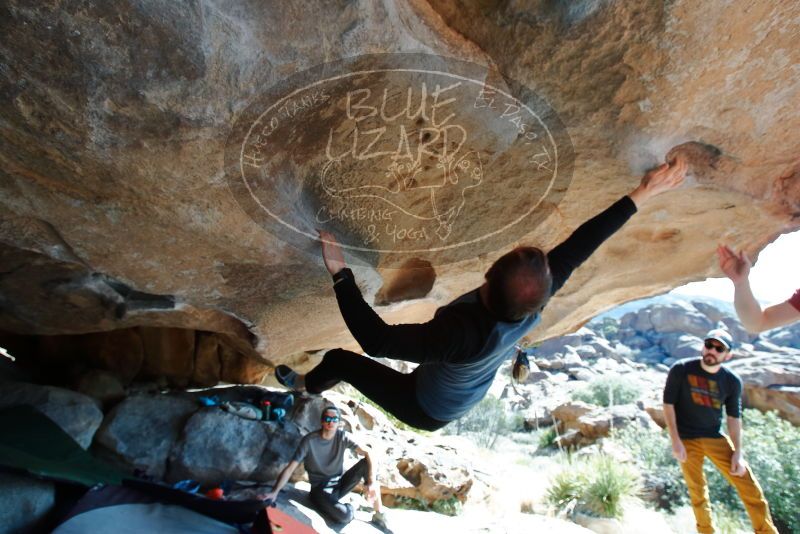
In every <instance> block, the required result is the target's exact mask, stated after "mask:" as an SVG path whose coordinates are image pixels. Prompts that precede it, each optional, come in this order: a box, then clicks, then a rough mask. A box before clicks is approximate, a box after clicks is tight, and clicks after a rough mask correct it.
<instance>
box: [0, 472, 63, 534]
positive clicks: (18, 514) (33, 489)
mask: <svg viewBox="0 0 800 534" xmlns="http://www.w3.org/2000/svg"><path fill="white" fill-rule="evenodd" d="M0 494H2V495H3V502H2V503H0V532H3V533H9V534H23V533H26V532H44V531H45V530H44V525H45V524H46V522H47V519H48V515H49V514H50V512H52V511H53V508H54V506H55V503H56V488H55V484H53V483H52V482H49V481H46V480H38V479H35V478H31V477H27V476H23V475H17V474H13V473H6V472H0Z"/></svg>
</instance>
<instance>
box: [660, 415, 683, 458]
mask: <svg viewBox="0 0 800 534" xmlns="http://www.w3.org/2000/svg"><path fill="white" fill-rule="evenodd" d="M664 421H665V422H666V423H667V431H668V432H669V439H670V441H671V442H672V456H674V457H675V459H676V460H678V461H679V462H685V461H686V447H684V446H683V441H681V437H680V436H679V435H678V423H677V420H676V419H675V406H674V405H673V404H667V403H666V402H665V403H664Z"/></svg>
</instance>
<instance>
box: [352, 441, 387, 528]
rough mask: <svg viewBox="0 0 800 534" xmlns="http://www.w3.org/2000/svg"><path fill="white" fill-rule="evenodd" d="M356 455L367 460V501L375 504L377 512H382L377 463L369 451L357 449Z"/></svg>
mask: <svg viewBox="0 0 800 534" xmlns="http://www.w3.org/2000/svg"><path fill="white" fill-rule="evenodd" d="M356 454H358V455H359V456H363V457H364V458H365V459H366V460H367V467H368V471H367V500H368V501H370V502H372V503H373V505H374V507H375V511H376V512H380V510H381V485H380V484H379V483H378V479H377V478H375V462H374V460H373V458H372V456H370V454H369V450H367V449H362V448H361V447H356Z"/></svg>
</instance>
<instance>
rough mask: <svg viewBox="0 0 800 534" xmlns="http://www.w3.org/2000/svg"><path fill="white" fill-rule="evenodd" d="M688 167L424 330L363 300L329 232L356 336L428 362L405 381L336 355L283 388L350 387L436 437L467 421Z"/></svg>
mask: <svg viewBox="0 0 800 534" xmlns="http://www.w3.org/2000/svg"><path fill="white" fill-rule="evenodd" d="M686 169H687V163H686V161H685V160H684V159H682V158H680V157H678V158H676V159H675V161H673V162H671V163H669V164H667V163H665V164H663V165H661V166H660V167H658V168H656V169H654V170H651V171H650V172H648V173H647V174H646V175H645V176H644V177H643V178H642V179H641V182H640V184H639V186H638V187H636V188H635V189H634V190H633V191H631V193H630V194H629V195H626V196H624V197H622V198H621V199H619V200H618V201H617V202H615V203H614V204H613V205H612V206H611V207H609V208H608V209H606V210H605V211H603V212H602V213H600V214H599V215H596V216H595V217H593V218H591V219H590V220H588V221H586V222H585V223H583V224H582V225H581V226H580V227H578V229H576V230H575V231H574V232H573V233H572V235H571V236H570V237H569V238H568V239H567V240H566V241H564V242H563V243H561V244H560V245H558V246H557V247H555V248H554V249H553V250H551V251H550V252H549V253H547V254H545V252H544V251H543V250H541V249H539V248H536V247H530V246H525V247H517V248H515V249H514V250H512V251H511V252H508V253H507V254H505V255H503V256H501V257H500V258H499V259H498V260H497V261H496V262H494V264H493V265H492V266H491V267H490V268H489V270H488V271H487V272H486V274H485V280H486V281H485V282H484V283H483V285H481V286H480V287H478V288H476V289H473V290H472V291H469V292H468V293H465V294H464V295H462V296H460V297H458V298H457V299H455V300H454V301H453V302H451V303H450V304H448V305H446V306H443V307H441V308H439V309H438V310H437V311H436V313H435V315H434V317H433V319H431V320H430V321H428V322H427V323H424V324H397V325H389V324H386V323H385V322H384V321H383V319H381V318H380V316H378V314H377V313H375V311H374V310H373V309H372V308H371V307H370V306H369V304H367V303H366V302H365V301H364V297H363V296H362V294H361V290H360V289H359V288H358V285H357V284H356V281H355V277H354V275H353V272H352V271H351V270H350V269H348V268H347V265H346V263H345V260H344V254H343V252H342V250H341V248H340V247H339V245H338V244H337V242H336V239H335V238H334V236H333V235H331V234H330V233H328V232H320V237H321V239H322V242H323V244H322V255H323V259H324V263H325V266H326V268H327V269H328V272H329V273H330V274H331V275H332V277H333V289H334V292H335V293H336V300H337V302H338V304H339V309H340V311H341V314H342V318H343V319H344V322H345V324H346V325H347V328H348V329H349V330H350V333H351V334H353V337H354V338H355V340H356V341H357V342H358V343H359V345H361V348H362V349H363V350H364V352H366V353H367V354H369V355H370V356H373V357H382V358H391V359H396V360H405V361H409V362H415V363H419V364H420V365H419V366H418V367H417V368H416V369H414V371H412V372H411V373H401V372H399V371H395V370H394V369H392V368H390V367H388V366H385V365H382V364H380V363H378V362H376V361H375V360H372V359H370V358H368V357H366V356H362V355H360V354H356V353H354V352H351V351H347V350H342V349H333V350H330V351H328V352H327V353H326V354H325V356H324V358H323V359H322V362H321V363H320V364H319V365H317V366H316V367H315V368H314V369H312V370H311V371H310V372H309V373H308V374H307V375H301V374H298V373H296V372H295V371H293V370H292V369H290V368H289V367H287V366H285V365H279V366H278V367H277V368H276V369H275V376H276V378H277V379H278V381H279V382H280V383H281V384H283V385H284V386H286V387H288V388H292V389H297V390H303V389H306V390H307V391H308V392H310V393H320V392H322V391H325V390H326V389H329V388H332V387H334V386H335V385H336V384H338V383H339V382H340V381H345V382H348V383H349V384H351V385H352V386H353V387H355V388H356V389H358V390H359V391H360V392H361V393H363V394H364V395H365V396H367V397H368V398H369V399H370V400H372V401H373V402H375V403H376V404H378V405H379V406H381V407H382V408H384V409H385V410H386V411H388V412H389V413H391V414H392V415H394V416H395V417H397V418H398V419H399V420H401V421H403V422H404V423H406V424H408V425H411V426H413V427H416V428H421V429H423V430H437V429H439V428H441V427H443V426H445V425H446V424H447V423H449V422H450V421H454V420H456V419H458V418H459V417H461V416H463V415H464V414H466V413H467V412H468V411H469V410H470V409H471V408H472V407H473V406H475V405H476V404H477V403H478V402H480V400H481V399H482V398H483V397H484V396H485V395H486V392H487V391H488V390H489V387H490V386H491V384H492V382H493V380H494V377H495V375H496V374H497V370H498V369H499V368H500V366H501V365H502V364H503V362H504V361H505V360H507V359H508V358H509V357H510V356H511V355H512V354H513V348H514V345H515V344H516V343H517V342H518V341H519V340H520V339H521V338H522V337H523V336H525V335H526V334H527V333H528V332H529V331H530V330H531V329H532V328H534V327H535V326H536V325H537V324H538V323H539V321H540V314H541V312H542V310H543V309H544V307H545V305H546V304H547V302H548V300H549V299H550V297H551V296H552V295H554V294H555V293H556V292H557V291H558V290H559V289H561V287H562V286H563V285H564V284H565V283H566V281H567V279H568V278H569V277H570V275H571V274H572V272H573V271H574V270H575V269H577V268H578V266H580V265H581V264H582V263H583V262H584V261H586V260H587V259H588V258H589V257H590V256H591V255H592V253H593V252H594V251H595V250H596V249H597V248H598V247H600V245H602V244H603V243H604V242H605V241H606V239H608V238H609V237H611V236H612V235H613V234H614V232H616V231H617V230H619V229H620V228H621V227H622V226H623V225H624V224H625V222H626V221H627V220H628V219H629V218H631V217H632V216H633V215H634V214H635V213H636V211H637V210H638V209H639V208H640V207H641V206H642V205H643V204H644V203H646V202H647V201H648V200H649V199H651V198H653V197H655V196H656V195H659V194H661V193H663V192H665V191H669V190H671V189H675V188H676V187H678V186H679V185H680V184H681V183H682V182H683V179H684V176H685V175H686Z"/></svg>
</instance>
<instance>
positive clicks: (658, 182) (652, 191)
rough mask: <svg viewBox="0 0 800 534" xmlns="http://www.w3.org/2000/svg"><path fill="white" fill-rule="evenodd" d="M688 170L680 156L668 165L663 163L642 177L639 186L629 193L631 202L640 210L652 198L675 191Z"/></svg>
mask: <svg viewBox="0 0 800 534" xmlns="http://www.w3.org/2000/svg"><path fill="white" fill-rule="evenodd" d="M688 168H689V165H688V163H686V160H685V159H684V158H683V157H681V156H677V157H676V158H675V159H674V160H672V161H671V162H670V163H664V164H662V165H659V166H658V167H656V168H655V169H651V170H649V171H647V173H646V174H645V175H644V176H643V177H642V181H641V182H640V183H639V186H638V187H637V188H636V189H634V190H633V191H631V193H630V195H629V196H630V197H631V200H633V202H634V203H635V204H636V207H637V208H640V207H641V206H642V204H644V203H645V202H647V201H648V200H650V199H651V198H653V197H654V196H656V195H660V194H661V193H663V192H665V191H669V190H671V189H675V188H676V187H678V186H679V185H681V184H682V183H683V180H684V179H685V178H686V171H687V170H688Z"/></svg>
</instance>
